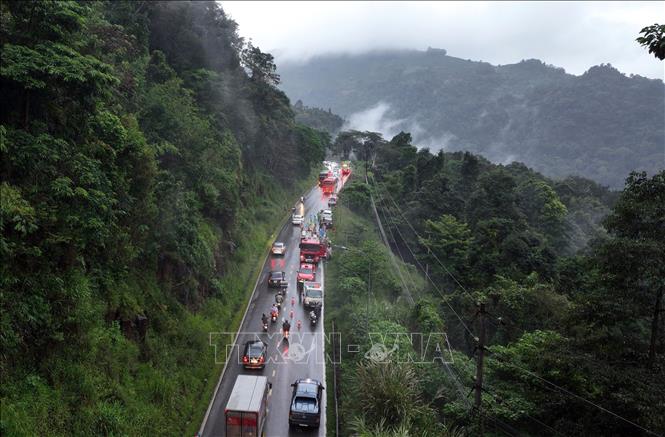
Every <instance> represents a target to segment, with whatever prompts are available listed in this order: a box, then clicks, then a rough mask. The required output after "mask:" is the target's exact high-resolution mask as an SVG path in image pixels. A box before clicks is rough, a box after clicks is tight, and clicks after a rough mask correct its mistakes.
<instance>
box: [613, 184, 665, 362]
mask: <svg viewBox="0 0 665 437" xmlns="http://www.w3.org/2000/svg"><path fill="white" fill-rule="evenodd" d="M605 226H606V227H607V230H608V232H609V233H610V235H611V236H612V237H613V238H612V239H611V240H610V241H608V242H607V243H606V245H605V247H604V250H603V251H602V254H603V258H604V260H605V262H606V266H607V267H608V269H607V270H608V273H609V275H610V277H611V278H612V279H613V282H614V284H615V285H617V286H619V287H621V288H622V289H623V290H625V291H628V290H630V291H629V292H630V293H631V294H632V295H634V296H635V300H636V303H639V302H640V301H641V302H643V303H645V304H647V305H649V306H651V308H653V311H652V318H651V338H650V341H649V356H648V362H649V366H653V364H654V361H655V357H656V344H657V340H658V331H659V317H660V314H661V312H662V306H663V291H664V290H665V264H664V263H663V260H664V259H665V232H663V230H664V229H665V171H661V172H660V173H658V174H656V175H654V176H653V177H652V178H651V179H649V178H647V175H646V173H644V172H642V173H635V172H633V173H631V174H630V176H629V177H628V179H627V180H626V188H625V190H624V191H623V193H622V194H621V196H620V197H619V200H618V201H617V204H616V205H615V207H614V209H613V211H612V213H611V214H610V215H609V216H608V217H607V219H606V220H605ZM631 260H632V262H631ZM625 291H624V292H625ZM638 307H643V306H642V305H639V304H638ZM640 313H641V314H644V312H643V311H640Z"/></svg>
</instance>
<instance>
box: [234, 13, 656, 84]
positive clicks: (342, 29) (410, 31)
mask: <svg viewBox="0 0 665 437" xmlns="http://www.w3.org/2000/svg"><path fill="white" fill-rule="evenodd" d="M222 6H223V8H224V10H225V11H226V12H227V13H228V14H229V15H230V16H231V17H232V18H233V19H234V20H236V21H237V22H238V24H239V26H240V29H239V30H240V34H241V36H243V37H245V38H252V39H253V41H254V43H255V44H257V45H258V46H259V47H261V49H262V50H264V51H269V52H271V53H272V54H273V55H274V56H275V58H276V60H277V63H278V65H279V64H283V63H289V62H302V61H305V60H307V59H309V58H311V57H313V56H317V55H324V54H330V53H363V52H366V51H370V50H376V49H419V50H423V49H426V48H427V47H429V46H432V47H440V48H445V49H447V50H448V54H449V55H450V56H455V57H459V58H464V59H471V60H474V61H477V60H482V61H486V62H490V63H492V64H495V65H502V64H512V63H516V62H519V61H520V60H522V59H530V58H536V59H540V60H542V61H544V62H545V63H547V64H553V65H556V66H558V67H563V68H565V70H566V71H567V72H568V73H571V74H576V75H579V74H582V73H583V72H584V71H586V70H587V69H588V68H589V67H590V66H593V65H598V64H601V63H611V64H612V65H614V66H615V67H617V68H618V69H619V70H620V71H622V72H624V73H627V74H640V75H643V76H647V77H651V78H661V79H662V78H663V76H664V73H663V63H662V62H661V61H658V60H657V59H656V58H655V57H654V56H653V55H651V54H649V53H648V52H647V51H646V50H645V49H643V48H642V47H640V46H639V44H638V43H637V42H635V38H636V37H637V36H638V35H639V31H640V29H642V28H643V27H645V26H647V25H651V24H653V23H654V22H657V21H659V20H660V21H662V19H663V17H665V2H466V3H465V2H222Z"/></svg>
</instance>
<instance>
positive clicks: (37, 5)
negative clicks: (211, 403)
mask: <svg viewBox="0 0 665 437" xmlns="http://www.w3.org/2000/svg"><path fill="white" fill-rule="evenodd" d="M0 12H1V15H2V23H1V25H0V43H1V44H2V65H1V69H0V86H1V88H0V97H1V100H2V106H3V108H2V109H3V110H2V115H1V116H0V161H1V162H2V165H1V166H0V176H1V180H2V183H1V184H0V196H1V198H2V202H1V208H0V212H1V220H0V227H1V228H2V238H1V239H0V253H1V255H2V263H1V266H0V272H1V275H0V278H1V279H0V288H1V289H2V292H1V294H0V304H1V309H2V311H1V314H2V316H1V318H0V328H1V329H0V330H1V332H2V334H1V335H0V348H1V350H2V354H0V372H1V373H2V386H1V387H0V399H1V402H2V418H1V420H0V433H1V434H3V435H8V436H9V435H11V436H35V435H43V436H45V435H53V436H60V435H62V436H69V435H116V436H119V435H185V434H193V432H190V431H191V430H188V426H190V424H191V423H193V422H198V421H199V420H200V418H201V417H202V416H203V411H204V410H205V407H206V406H207V402H208V400H209V398H210V393H211V391H212V389H213V388H214V381H215V380H216V377H217V375H218V372H219V366H216V365H215V362H214V351H213V349H212V348H211V347H210V344H209V341H210V340H209V333H210V332H214V331H224V330H233V329H234V328H235V325H237V323H238V318H239V316H238V314H242V308H243V304H244V302H246V298H247V291H248V290H249V289H250V288H251V284H252V283H253V279H254V278H255V273H253V272H254V269H255V264H256V262H257V256H258V255H259V254H261V253H264V252H265V250H266V246H267V244H268V240H269V238H270V234H271V233H272V232H273V230H274V228H275V227H276V226H277V224H278V222H279V221H280V219H281V218H282V217H283V216H284V214H285V213H286V211H287V210H288V208H287V206H286V205H287V204H288V203H287V202H289V201H290V200H289V198H291V200H293V199H295V197H296V194H297V193H299V192H300V190H301V189H302V186H303V184H302V183H301V181H302V180H304V178H305V176H308V175H309V174H310V173H311V166H312V165H313V164H314V163H317V164H318V163H319V162H320V160H322V159H323V156H324V152H325V141H326V138H327V136H326V135H325V134H323V133H321V132H318V131H314V130H312V129H309V128H307V127H305V126H302V125H298V124H297V123H296V122H295V120H294V115H293V112H292V111H291V109H290V102H289V100H288V99H287V97H286V96H285V95H284V93H282V92H281V91H279V90H277V89H276V88H275V86H274V82H275V81H274V80H273V77H272V76H271V72H272V71H274V64H273V63H272V57H271V56H270V55H268V54H266V53H262V52H261V51H260V50H259V49H257V48H256V47H252V46H251V45H249V44H246V43H244V42H243V41H242V40H241V39H240V38H239V37H238V35H237V33H236V23H235V22H233V21H232V20H230V19H228V18H227V17H226V15H225V14H224V12H223V11H222V9H221V8H220V7H219V5H217V3H215V2H178V3H172V2H2V3H1V4H0Z"/></svg>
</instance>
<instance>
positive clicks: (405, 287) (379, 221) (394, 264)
mask: <svg viewBox="0 0 665 437" xmlns="http://www.w3.org/2000/svg"><path fill="white" fill-rule="evenodd" d="M365 182H366V183H367V184H368V185H369V181H368V180H367V171H366V170H365ZM369 198H370V201H371V202H372V209H373V210H374V215H375V216H376V221H377V224H378V225H379V231H380V233H381V237H382V238H383V241H384V243H385V245H386V246H387V247H388V251H389V252H390V260H391V261H392V262H393V266H394V267H395V269H396V270H397V274H398V275H399V278H400V281H402V286H403V288H404V292H405V295H406V297H407V299H408V300H409V302H411V303H412V304H413V302H414V301H413V296H411V292H410V291H409V288H408V287H407V285H406V280H405V279H404V275H402V271H401V270H400V269H399V266H398V264H397V260H396V259H395V254H394V253H393V251H392V249H390V243H389V242H388V237H387V236H386V233H385V231H384V230H383V225H382V224H381V218H380V217H379V212H378V210H377V209H376V204H375V203H374V197H373V196H372V192H371V190H370V193H369Z"/></svg>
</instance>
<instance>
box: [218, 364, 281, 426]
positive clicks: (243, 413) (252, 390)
mask: <svg viewBox="0 0 665 437" xmlns="http://www.w3.org/2000/svg"><path fill="white" fill-rule="evenodd" d="M269 390H270V383H269V382H268V378H267V377H265V376H252V375H238V377H237V378H236V382H235V384H234V386H233V391H232V392H231V396H230V397H229V401H228V403H227V404H226V408H225V409H224V419H225V423H226V436H227V437H258V436H261V435H263V431H264V430H263V428H264V427H265V424H266V417H267V414H268V410H267V406H268V405H267V404H268V391H269Z"/></svg>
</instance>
